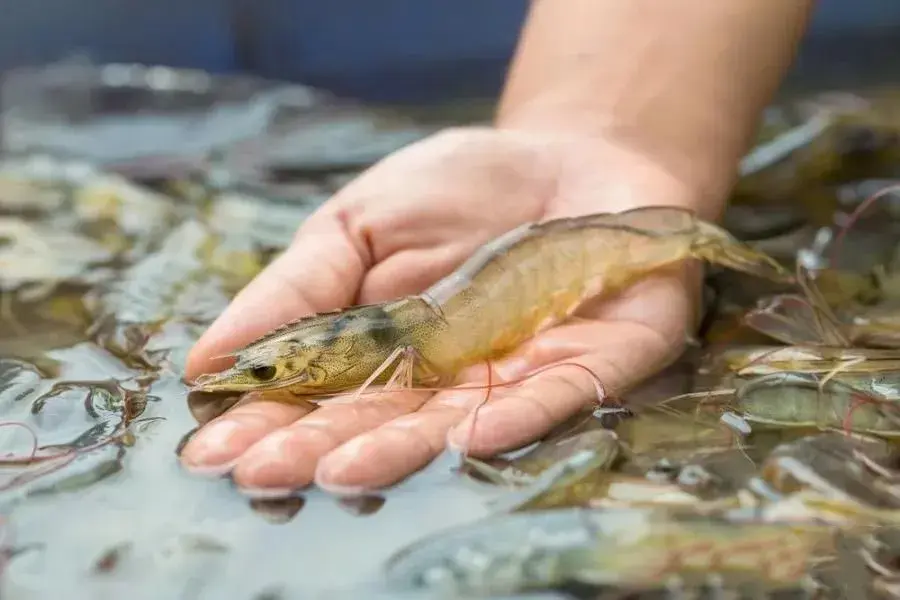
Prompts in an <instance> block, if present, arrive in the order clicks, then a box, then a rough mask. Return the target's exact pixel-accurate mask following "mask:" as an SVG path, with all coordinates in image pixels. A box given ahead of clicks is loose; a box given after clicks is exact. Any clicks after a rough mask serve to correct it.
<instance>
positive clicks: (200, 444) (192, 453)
mask: <svg viewBox="0 0 900 600" xmlns="http://www.w3.org/2000/svg"><path fill="white" fill-rule="evenodd" d="M240 429H241V425H240V423H237V422H236V421H229V420H225V421H219V422H218V423H212V424H210V425H208V426H207V427H206V428H205V429H202V430H201V431H198V432H197V433H196V435H194V438H193V439H192V440H191V441H189V442H188V443H187V446H186V447H185V449H184V451H183V453H182V462H183V463H184V464H185V465H186V466H188V467H189V468H191V469H197V468H208V467H214V468H215V467H220V466H221V464H222V463H223V462H225V461H226V460H229V459H231V458H232V457H231V452H230V451H229V450H228V448H229V442H231V440H232V439H233V438H234V435H235V434H236V433H237V432H238V431H240Z"/></svg>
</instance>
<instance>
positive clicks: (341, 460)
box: [314, 436, 368, 492]
mask: <svg viewBox="0 0 900 600" xmlns="http://www.w3.org/2000/svg"><path fill="white" fill-rule="evenodd" d="M367 444H368V440H367V439H366V436H361V437H358V438H356V439H353V440H350V441H348V442H346V443H345V444H344V445H343V446H341V447H340V448H339V449H337V450H335V451H333V452H332V453H331V454H329V455H328V456H327V457H325V458H324V459H322V460H321V461H319V464H318V465H316V471H315V475H314V481H315V482H316V485H318V486H319V487H321V488H323V489H326V490H329V491H332V490H340V489H344V487H345V486H344V485H343V484H340V483H334V482H335V481H340V480H341V479H344V478H345V477H346V474H347V471H349V470H351V469H352V467H353V466H354V465H355V464H356V462H357V461H358V460H359V457H360V456H361V455H363V454H364V449H365V446H366V445H367ZM346 489H347V490H349V491H351V492H352V490H354V489H356V488H355V487H354V486H349V487H347V488H346Z"/></svg>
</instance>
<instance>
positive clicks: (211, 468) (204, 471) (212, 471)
mask: <svg viewBox="0 0 900 600" xmlns="http://www.w3.org/2000/svg"><path fill="white" fill-rule="evenodd" d="M236 462H237V461H236V460H230V461H226V462H223V463H218V464H212V465H205V464H194V463H192V462H190V461H188V460H185V459H183V458H182V459H181V466H182V467H184V468H185V470H187V471H189V472H190V473H191V475H199V476H200V477H210V478H219V477H222V476H223V475H227V474H228V473H229V472H231V470H232V469H234V463H236Z"/></svg>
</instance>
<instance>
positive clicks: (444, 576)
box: [0, 64, 900, 600]
mask: <svg viewBox="0 0 900 600" xmlns="http://www.w3.org/2000/svg"><path fill="white" fill-rule="evenodd" d="M3 106H4V113H3V140H2V142H3V149H4V151H3V154H2V155H0V236H2V243H0V265H2V268H0V286H2V287H0V597H3V598H9V599H12V600H26V599H33V598H61V597H65V598H73V599H78V598H91V599H93V598H112V597H128V598H132V599H143V598H148V599H149V598H217V599H218V598H229V599H230V598H234V599H248V600H250V599H253V600H262V599H276V598H323V599H325V598H334V599H339V598H348V599H349V598H373V599H378V598H386V599H387V598H397V599H400V600H403V599H406V598H409V599H411V600H412V599H426V598H475V597H485V598H509V599H512V598H533V599H539V598H548V599H549V598H558V599H561V598H598V597H599V598H622V597H628V598H635V597H785V598H788V597H790V598H795V597H808V598H816V597H819V598H842V597H854V598H856V597H859V598H863V597H893V596H897V595H900V567H898V565H900V447H898V446H897V440H898V439H900V410H897V407H898V405H897V404H894V403H895V402H898V401H900V317H898V315H900V285H898V283H897V282H898V276H900V251H898V249H900V191H898V189H900V186H896V185H895V183H896V178H897V176H898V175H900V171H898V167H897V165H898V164H900V110H898V107H900V98H898V96H897V92H896V91H895V90H892V89H881V88H869V89H863V90H856V91H853V92H849V91H847V92H840V93H813V92H803V93H802V94H795V95H793V96H792V97H785V98H783V99H780V100H779V101H778V102H777V103H776V104H774V105H773V106H772V107H771V108H770V110H768V111H767V112H766V114H765V116H764V119H763V123H762V126H761V128H760V131H759V139H758V143H757V144H756V146H755V147H754V148H753V149H752V150H751V151H750V152H748V154H747V155H746V157H745V158H744V160H743V161H742V163H741V178H740V181H739V183H738V184H737V186H736V187H735V189H734V192H733V197H732V199H731V204H730V206H729V209H728V213H727V215H726V217H725V219H724V223H723V225H724V226H725V227H726V228H727V229H729V230H730V231H731V233H732V234H733V235H734V236H735V237H736V238H738V239H740V240H742V241H743V242H744V243H746V244H747V245H749V246H750V247H752V248H753V249H755V250H758V251H760V252H764V253H766V254H768V255H769V256H772V257H774V258H775V259H776V260H778V261H779V262H780V263H781V264H782V265H783V267H784V268H785V269H787V270H789V271H791V272H794V273H796V277H795V278H793V280H792V281H790V282H767V281H764V280H760V279H754V278H752V277H749V276H747V275H745V274H740V273H735V272H731V271H725V270H721V269H717V268H709V269H708V270H707V276H706V280H705V294H704V309H705V317H704V320H703V324H702V327H701V330H700V332H699V335H698V339H697V343H696V344H692V345H690V347H689V348H688V349H687V350H686V351H685V354H684V355H683V356H682V358H681V359H680V360H679V361H678V362H677V363H676V364H674V365H672V366H671V367H669V368H668V369H666V370H665V371H664V372H662V373H660V374H659V375H657V376H655V377H654V378H652V379H651V380H649V381H647V382H646V383H645V384H643V385H642V386H640V387H639V388H637V389H634V390H631V391H630V392H629V393H628V394H627V396H626V397H625V398H624V399H623V400H624V402H623V403H622V404H621V406H617V407H605V408H602V409H597V410H593V411H590V412H586V413H585V414H583V415H579V416H578V417H577V418H575V419H573V420H571V422H569V423H566V424H564V425H563V426H561V427H559V428H558V429H557V430H556V431H554V432H553V433H552V434H550V435H549V436H548V437H547V438H545V439H543V440H540V441H538V442H536V443H534V444H532V445H531V446H529V447H527V448H523V449H520V450H518V451H516V452H514V453H510V454H508V455H503V456H500V457H496V458H494V459H490V460H475V459H473V458H467V459H465V460H463V461H460V459H459V457H454V456H443V457H440V458H439V459H438V460H436V461H434V462H433V463H432V464H431V465H429V466H428V467H427V468H426V469H424V470H423V471H421V472H419V473H418V474H416V475H414V476H412V477H410V478H409V479H407V480H406V481H404V482H403V483H401V484H399V485H396V486H394V487H392V488H390V489H389V490H386V491H384V492H383V493H382V494H381V495H367V496H360V497H340V498H339V497H335V496H330V495H328V494H326V493H324V492H322V491H319V490H316V489H306V490H302V491H301V492H298V493H296V494H291V495H289V496H286V497H281V498H277V499H276V498H273V499H259V498H256V499H248V498H246V497H244V496H242V495H241V494H240V493H239V492H238V491H237V490H236V489H235V487H234V486H233V485H232V484H231V482H230V481H229V480H228V478H227V477H209V478H203V477H198V476H196V475H192V474H189V473H187V472H185V471H183V470H182V469H181V468H180V466H179V464H178V461H177V453H178V451H179V449H180V447H181V446H182V445H183V444H184V442H185V441H186V440H187V439H189V437H190V435H191V434H192V433H193V431H195V430H196V428H197V427H198V424H202V423H203V422H205V421H207V420H209V419H211V418H213V417H215V416H217V415H218V414H221V413H222V412H223V411H224V410H227V408H228V407H227V406H220V405H217V404H216V403H215V402H208V403H203V402H197V401H194V400H193V399H192V398H189V395H188V389H187V387H186V386H185V384H184V383H183V381H182V372H181V368H182V365H183V364H184V358H185V355H186V352H187V350H188V349H189V348H190V347H191V345H192V344H193V342H194V341H196V340H197V338H198V337H199V335H200V334H201V333H202V332H203V331H204V329H205V328H206V327H207V326H208V325H209V324H210V323H211V321H212V320H213V319H214V318H215V317H216V316H217V315H218V314H219V313H220V312H221V311H222V310H223V308H224V307H225V306H226V305H227V303H228V302H229V299H230V298H231V297H232V296H233V295H234V294H235V293H236V292H237V291H238V290H240V289H241V287H242V286H244V285H245V284H246V283H247V282H248V281H249V280H250V279H251V278H253V276H254V275H255V274H256V273H258V272H259V271H260V269H261V268H262V267H263V266H264V265H265V264H266V263H267V261H269V260H270V258H271V257H272V256H273V255H275V254H276V253H277V252H279V251H280V250H281V249H283V248H284V247H285V246H286V245H287V244H288V243H289V242H290V240H291V238H292V235H293V233H294V230H295V229H296V227H297V226H298V225H299V224H300V223H301V222H302V221H303V220H304V218H305V217H306V216H308V215H309V214H310V213H311V212H312V211H313V210H315V208H316V207H317V206H318V205H319V204H320V203H321V202H322V201H324V200H325V199H326V198H327V197H328V196H329V195H330V194H331V193H333V192H334V191H335V190H337V189H338V188H339V187H340V186H341V185H343V183H345V182H346V181H348V180H349V179H350V178H351V177H353V175H354V174H355V173H358V172H359V171H360V170H362V169H364V168H365V167H366V166H367V165H370V164H371V163H373V162H374V161H376V160H378V159H379V158H381V157H382V156H384V155H386V154H387V153H389V152H391V151H392V150H394V149H396V148H399V147H401V146H403V145H405V144H408V143H409V142H411V141H414V140H417V139H420V138H422V137H424V136H426V135H428V134H429V133H431V132H433V131H436V130H437V129H439V128H441V127H443V126H446V125H450V124H456V123H460V122H473V121H479V120H482V119H486V118H487V115H488V114H489V109H490V104H489V103H484V104H478V105H473V106H467V107H464V108H462V109H460V108H459V107H450V108H448V109H447V110H443V109H441V110H437V109H435V110H431V111H415V110H411V109H407V110H404V111H397V110H391V109H387V108H380V107H369V106H361V105H359V104H357V103H354V102H350V101H346V100H341V99H338V98H334V97H332V96H331V95H329V94H327V93H324V92H321V91H319V90H314V89H309V88H306V87H303V86H300V85H293V84H280V83H276V82H271V81H262V80H256V79H251V78H244V77H232V78H228V77H213V76H210V75H208V74H206V73H202V72H191V71H177V70H171V69H166V68H161V67H144V66H138V65H117V64H112V65H103V66H94V65H86V64H65V65H60V66H56V67H50V68H45V69H38V70H30V71H21V72H17V73H15V74H14V76H13V77H12V78H11V79H10V80H9V81H8V82H7V84H6V85H5V86H4V90H3ZM225 122H227V123H228V124H229V125H228V127H223V126H222V123H225ZM175 149H177V151H176V150H175ZM610 227H612V226H610ZM895 329H896V330H895Z"/></svg>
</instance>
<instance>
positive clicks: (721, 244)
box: [691, 222, 796, 283]
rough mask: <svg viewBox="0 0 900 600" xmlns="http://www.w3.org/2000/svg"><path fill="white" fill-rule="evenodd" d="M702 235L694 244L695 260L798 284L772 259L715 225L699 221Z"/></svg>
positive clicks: (692, 252)
mask: <svg viewBox="0 0 900 600" xmlns="http://www.w3.org/2000/svg"><path fill="white" fill-rule="evenodd" d="M697 225H698V228H699V232H698V233H699V235H697V237H696V240H695V241H694V243H693V244H692V245H691V254H692V255H693V256H694V257H695V258H699V259H702V260H706V261H708V262H710V263H714V264H717V265H721V266H723V267H727V268H730V269H734V270H736V271H741V272H743V273H748V274H750V275H754V276H756V277H761V278H763V279H769V280H772V281H777V282H783V283H795V281H796V280H795V278H794V276H793V275H792V274H791V273H790V271H788V270H787V269H785V268H784V267H783V266H782V265H781V264H779V263H778V261H776V260H775V259H773V258H771V257H770V256H768V255H766V254H764V253H762V252H759V251H757V250H754V249H753V248H752V247H750V246H748V245H746V244H744V243H742V242H740V241H738V240H737V239H735V238H733V237H732V236H731V235H730V234H728V233H727V232H725V230H723V229H720V228H719V227H716V226H715V225H712V224H709V223H704V222H698V223H697Z"/></svg>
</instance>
